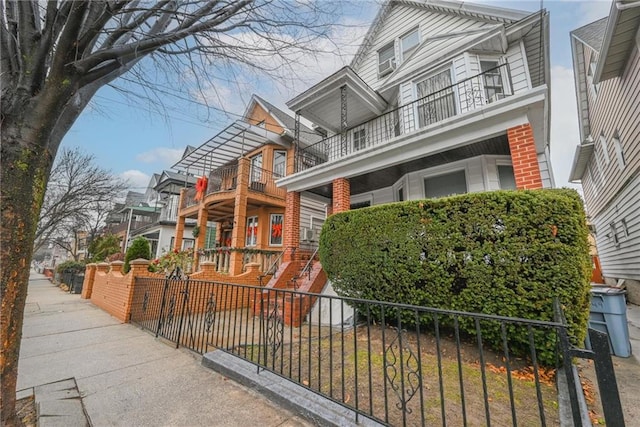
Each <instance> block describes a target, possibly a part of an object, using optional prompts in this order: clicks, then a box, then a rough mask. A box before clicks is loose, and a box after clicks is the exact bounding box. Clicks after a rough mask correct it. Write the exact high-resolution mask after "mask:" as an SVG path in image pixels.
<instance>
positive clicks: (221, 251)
mask: <svg viewBox="0 0 640 427" xmlns="http://www.w3.org/2000/svg"><path fill="white" fill-rule="evenodd" d="M231 252H242V254H243V256H242V270H243V271H244V268H245V266H246V265H247V264H249V263H258V264H260V271H262V272H266V271H267V270H268V269H269V267H273V265H275V268H276V269H277V268H278V266H280V263H279V262H278V261H277V260H278V259H279V257H280V254H281V253H282V252H281V251H269V250H259V251H258V250H255V249H252V248H228V247H217V248H211V249H204V250H202V251H200V253H199V255H198V256H199V258H198V262H199V263H202V262H204V261H210V262H213V263H214V264H215V266H216V268H215V270H216V271H217V272H219V273H228V272H229V267H230V265H231Z"/></svg>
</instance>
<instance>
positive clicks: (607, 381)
mask: <svg viewBox="0 0 640 427" xmlns="http://www.w3.org/2000/svg"><path fill="white" fill-rule="evenodd" d="M589 339H590V340H591V349H592V351H593V353H594V354H593V362H594V366H595V369H596V378H597V379H598V389H599V390H600V400H601V401H602V410H603V411H604V419H605V421H606V423H607V426H609V427H624V426H625V424H624V414H623V412H622V405H621V404H620V395H619V393H618V383H617V381H616V374H615V372H614V370H613V363H612V362H611V354H610V351H609V337H608V336H607V334H606V333H604V332H600V331H596V330H595V329H591V328H589Z"/></svg>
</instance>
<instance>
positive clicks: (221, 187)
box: [207, 163, 238, 194]
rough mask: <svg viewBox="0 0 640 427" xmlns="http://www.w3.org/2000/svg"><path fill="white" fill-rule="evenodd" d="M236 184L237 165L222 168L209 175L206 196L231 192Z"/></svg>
mask: <svg viewBox="0 0 640 427" xmlns="http://www.w3.org/2000/svg"><path fill="white" fill-rule="evenodd" d="M237 184H238V164H237V163H236V164H234V165H229V166H224V167H221V168H218V169H215V170H213V171H211V172H210V173H209V182H208V184H207V194H213V193H218V192H221V191H233V190H235V189H236V185H237Z"/></svg>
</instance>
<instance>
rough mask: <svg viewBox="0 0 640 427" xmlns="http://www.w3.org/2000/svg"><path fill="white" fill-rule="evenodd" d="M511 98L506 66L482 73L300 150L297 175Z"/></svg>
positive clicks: (511, 90)
mask: <svg viewBox="0 0 640 427" xmlns="http://www.w3.org/2000/svg"><path fill="white" fill-rule="evenodd" d="M511 94H513V89H512V85H511V79H510V71H509V64H503V65H500V66H498V67H495V68H492V69H490V70H487V71H484V72H483V73H480V74H478V75H475V76H473V77H469V78H467V79H464V80H461V81H459V82H457V83H455V84H453V85H450V86H448V87H445V88H443V89H440V90H437V91H434V92H432V93H429V94H428V95H426V96H424V97H422V98H420V99H418V100H416V101H413V102H410V103H408V104H405V105H402V106H400V107H398V108H396V109H394V110H391V111H388V112H386V113H384V114H382V115H380V116H378V117H375V118H374V119H371V120H368V121H366V122H364V123H360V124H358V125H357V126H352V127H350V128H349V129H348V130H347V131H346V132H344V133H338V134H336V135H332V136H330V137H328V138H325V139H323V140H322V141H320V142H317V143H316V144H313V145H311V146H309V147H306V148H301V149H300V150H299V151H298V154H297V156H296V171H298V172H300V171H303V170H305V169H309V168H312V167H314V166H317V165H319V164H322V163H326V162H330V161H332V160H336V159H340V158H343V157H346V156H349V155H351V154H353V153H355V152H357V151H361V150H365V149H367V148H370V147H374V146H379V145H383V144H386V143H387V142H390V141H391V140H393V139H394V138H396V137H398V136H400V135H404V134H408V133H411V132H414V131H416V130H419V129H422V128H424V127H426V126H429V125H432V124H434V123H438V122H440V121H442V120H445V119H447V118H449V117H453V116H456V115H459V114H464V113H467V112H470V111H473V110H475V109H477V108H480V107H483V106H485V105H487V104H490V103H493V102H497V101H500V100H502V99H504V98H505V97H507V96H509V95H511Z"/></svg>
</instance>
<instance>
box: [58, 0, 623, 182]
mask: <svg viewBox="0 0 640 427" xmlns="http://www.w3.org/2000/svg"><path fill="white" fill-rule="evenodd" d="M319 1H323V0H319ZM474 2H475V3H485V4H490V5H492V6H498V7H505V8H511V9H519V10H524V11H531V12H535V11H538V10H539V9H540V5H541V3H542V6H543V7H544V8H545V9H547V10H548V11H549V14H550V43H549V44H550V49H551V161H552V166H553V172H554V177H555V183H556V186H557V187H572V188H578V189H579V186H577V185H575V184H570V183H569V182H568V176H569V171H570V168H571V163H572V160H573V154H574V151H575V147H576V145H578V144H579V142H580V141H579V132H578V119H577V108H576V95H575V86H574V81H573V69H572V61H571V46H570V41H569V33H570V31H572V30H574V29H576V28H579V27H581V26H583V25H586V24H588V23H590V22H593V21H595V20H597V19H600V18H602V17H604V16H607V15H608V13H609V9H610V6H611V3H610V0H594V1H588V0H587V1H585V0H562V1H560V0H556V1H542V2H541V1H528V0H522V1H492V0H476V1H474ZM378 7H379V1H376V0H354V1H353V2H352V3H351V4H350V5H349V6H348V7H346V8H345V10H344V13H343V15H342V16H340V17H337V19H338V21H339V22H340V24H342V25H340V26H338V27H337V28H336V29H335V31H334V33H333V34H332V39H333V40H334V41H335V43H336V44H337V45H339V46H341V49H340V50H341V52H342V55H341V57H336V56H335V55H329V54H319V55H318V56H317V57H315V58H313V57H306V58H302V59H301V61H300V64H298V65H297V66H296V71H297V75H296V77H295V78H291V76H289V80H288V82H287V83H282V82H279V81H273V80H269V79H266V78H265V77H264V76H248V75H239V76H238V77H237V78H236V79H235V80H234V82H233V83H230V82H224V81H220V82H218V83H217V84H216V85H215V86H212V87H206V88H204V89H203V90H202V91H201V93H199V94H198V95H190V94H189V93H188V92H182V91H178V90H177V89H176V88H175V87H171V86H167V85H162V86H160V90H159V91H158V92H156V94H155V95H154V96H157V98H158V99H160V100H161V101H162V102H161V104H159V103H157V102H152V101H149V100H145V99H134V100H132V99H131V97H126V96H124V95H123V94H122V91H118V90H115V89H113V88H111V87H105V88H103V89H101V90H100V91H99V92H98V93H97V94H96V96H95V97H94V99H93V101H92V102H91V104H90V105H89V107H88V108H87V109H86V110H85V111H84V112H83V113H82V115H81V116H80V117H79V118H78V120H77V121H76V123H75V124H74V125H73V127H72V128H71V130H70V131H69V132H68V134H67V135H66V136H65V138H64V140H63V142H62V147H67V148H72V147H81V148H82V149H83V150H84V151H85V152H88V153H89V154H92V155H93V156H94V158H95V160H96V162H97V163H98V164H99V165H101V166H102V167H103V168H105V169H108V170H110V171H111V172H112V173H113V174H114V175H116V176H119V177H122V178H123V179H125V180H127V181H128V183H129V188H130V189H131V190H134V191H139V192H144V190H145V189H146V187H147V185H148V183H149V180H150V177H151V175H152V174H153V173H160V172H161V171H162V170H163V169H169V168H170V167H171V165H173V164H174V163H175V162H176V161H177V160H179V159H180V157H181V155H182V153H183V151H184V149H185V147H186V145H187V144H188V145H192V146H199V145H201V144H202V143H204V142H205V141H206V140H208V139H209V138H211V137H213V136H214V135H216V134H217V133H218V132H219V131H220V130H222V129H223V128H224V127H226V126H227V125H228V124H229V123H231V122H232V121H233V120H235V119H238V118H240V116H241V115H242V114H243V112H244V109H245V107H246V104H247V103H248V101H249V99H250V98H251V94H252V93H257V94H258V95H260V96H261V97H263V98H265V99H266V100H268V101H270V102H271V103H272V104H274V105H276V106H277V107H279V108H282V109H284V110H285V111H287V110H286V106H285V102H286V101H288V100H289V99H291V98H293V97H294V96H296V95H298V94H299V93H301V92H302V91H304V90H305V89H306V88H308V87H309V86H310V85H311V84H313V83H315V82H317V81H319V80H321V79H322V78H324V77H327V76H328V75H330V74H331V73H332V72H334V71H336V70H338V69H339V68H341V67H342V66H343V65H346V64H348V63H349V60H350V58H351V57H352V56H353V54H354V53H355V51H356V50H357V46H358V44H359V41H361V40H362V38H363V36H364V34H365V33H366V31H367V29H368V26H369V24H370V23H371V21H372V20H373V18H374V17H375V14H376V12H377V8H378ZM319 48H320V49H321V50H325V51H330V50H333V47H332V46H331V45H330V44H329V43H327V44H326V45H324V46H319ZM114 83H115V84H116V85H120V84H121V83H126V82H118V81H116V82H114ZM205 99H206V102H205ZM159 105H160V107H159Z"/></svg>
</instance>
